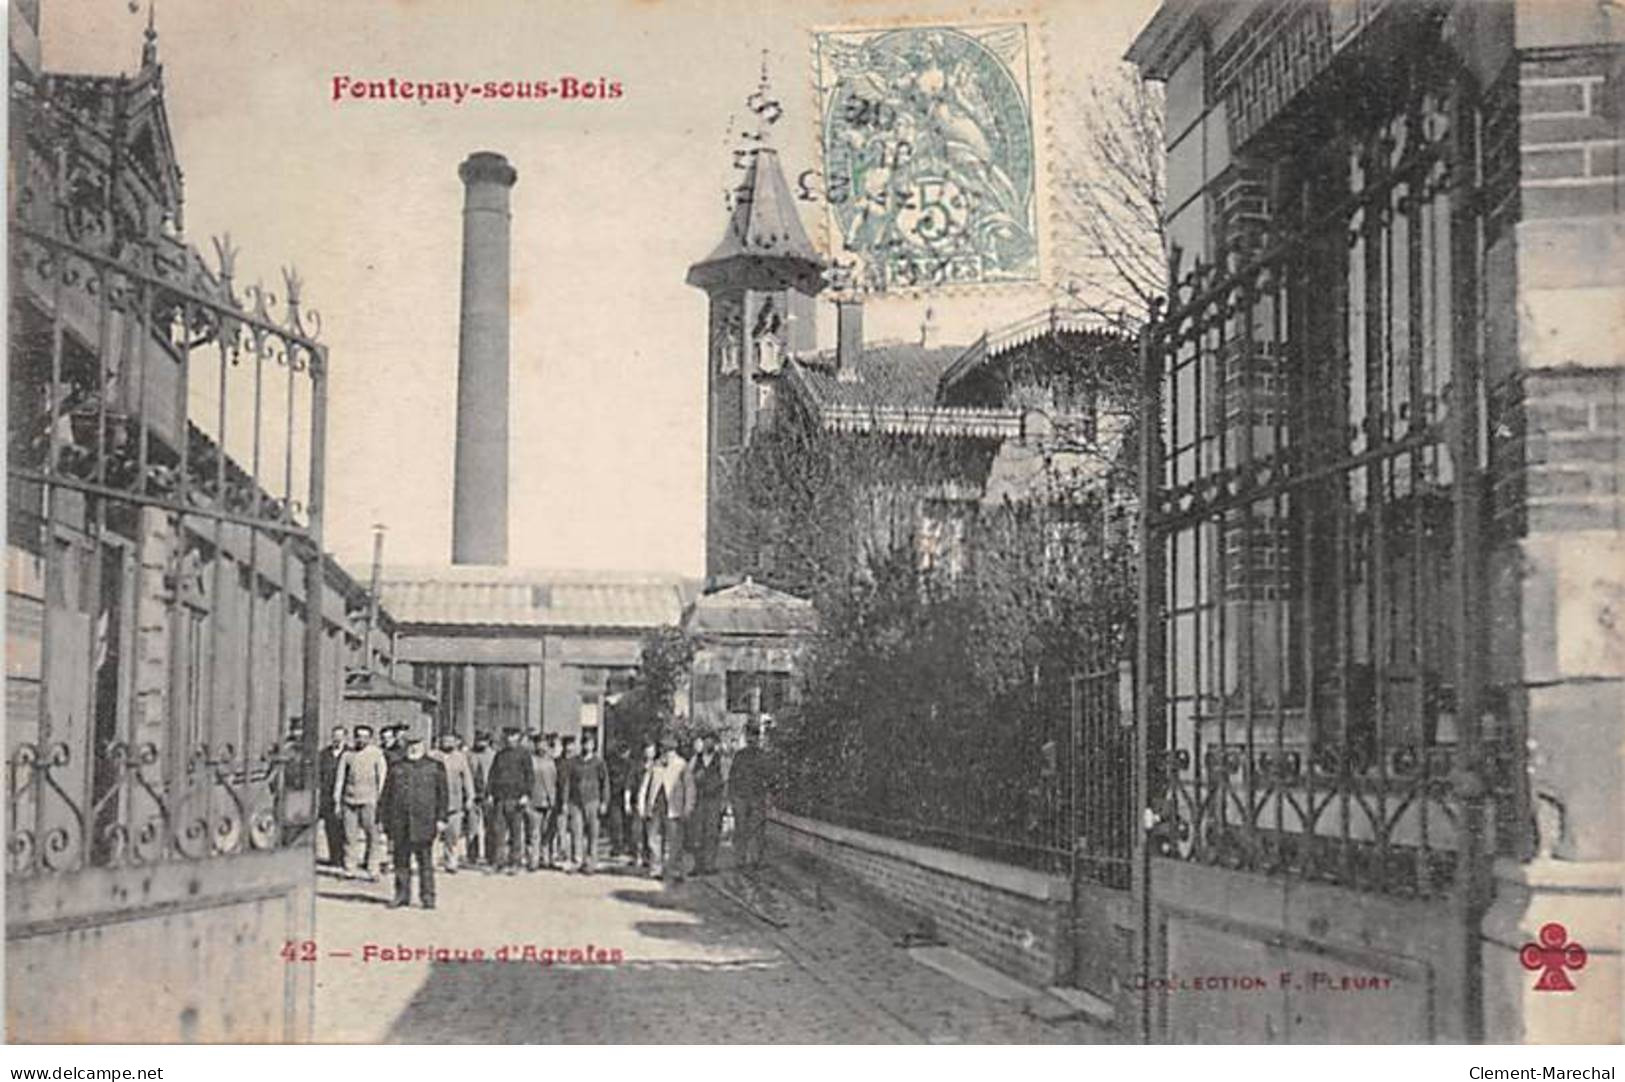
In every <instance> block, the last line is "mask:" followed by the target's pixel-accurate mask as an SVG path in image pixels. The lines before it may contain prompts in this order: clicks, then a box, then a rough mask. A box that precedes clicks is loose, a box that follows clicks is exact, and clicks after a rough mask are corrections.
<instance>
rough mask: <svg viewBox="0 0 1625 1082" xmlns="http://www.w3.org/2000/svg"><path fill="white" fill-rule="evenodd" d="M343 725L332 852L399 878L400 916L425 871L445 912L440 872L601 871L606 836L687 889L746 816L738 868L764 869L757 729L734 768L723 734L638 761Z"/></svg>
mask: <svg viewBox="0 0 1625 1082" xmlns="http://www.w3.org/2000/svg"><path fill="white" fill-rule="evenodd" d="M427 728H428V719H427V718H425V719H421V721H420V723H419V727H418V728H414V727H411V726H406V725H392V726H385V727H383V728H382V729H381V730H380V731H379V733H378V742H376V743H375V742H374V734H373V730H372V728H371V727H370V726H367V725H357V726H355V727H354V730H353V731H351V732H347V731H346V730H345V729H344V728H342V727H340V728H335V729H334V730H333V733H332V741H331V742H330V743H329V744H328V746H327V747H326V748H324V749H323V750H322V755H321V758H320V768H321V769H320V774H319V778H320V783H321V787H320V790H319V791H320V794H321V821H322V828H323V829H322V840H321V842H320V843H319V844H320V847H321V849H322V850H323V851H322V852H321V853H319V854H318V857H319V858H320V859H323V860H325V861H326V862H327V863H328V864H330V865H333V866H335V867H339V868H341V869H342V874H343V875H345V876H347V877H351V878H356V877H360V878H364V879H366V880H369V881H373V882H376V881H377V880H378V878H379V876H380V875H381V874H382V872H383V870H384V867H385V865H386V864H388V865H389V866H391V868H392V870H393V872H394V880H395V894H394V899H393V901H392V903H391V904H392V905H394V906H404V905H408V904H410V902H411V883H412V874H411V870H412V867H413V866H414V865H415V866H416V867H417V869H418V894H419V899H420V901H421V902H422V904H423V906H424V908H426V909H433V908H434V905H435V881H434V873H435V866H436V864H437V863H438V864H439V866H440V867H441V868H442V869H443V870H444V871H446V872H447V873H448V874H455V873H456V872H457V870H458V869H459V868H460V867H462V866H464V865H473V866H481V867H483V868H484V869H485V870H486V871H487V872H488V873H491V874H498V873H500V874H505V875H518V874H519V873H520V872H521V871H530V872H536V871H541V870H543V869H553V870H561V871H576V872H579V873H581V874H584V875H591V874H593V873H594V872H595V871H597V870H599V867H600V865H599V860H598V857H599V852H600V848H601V840H605V836H606V835H607V849H608V855H609V856H610V857H611V858H612V859H614V858H620V859H621V860H623V861H624V862H625V866H628V867H631V868H634V869H638V870H640V871H642V872H644V873H645V874H648V875H652V876H657V877H662V878H665V879H667V880H669V881H677V882H681V881H682V880H683V879H684V878H685V875H686V874H687V872H688V861H689V860H690V859H692V861H693V874H695V875H708V874H710V873H713V872H715V871H716V870H717V860H718V853H719V850H720V847H721V841H722V827H723V819H724V813H725V810H726V809H727V808H729V807H730V806H731V808H732V810H733V815H734V834H733V849H734V855H735V863H736V865H737V866H739V867H742V868H747V869H748V868H754V867H756V866H758V865H760V863H761V860H762V851H763V845H764V842H765V834H766V823H767V801H768V790H769V783H768V763H767V759H766V756H765V754H764V753H763V751H762V749H761V747H760V746H759V743H760V741H759V736H758V732H757V730H756V729H755V728H754V727H751V728H747V729H746V731H745V745H744V747H742V748H739V749H738V750H736V751H734V752H733V754H732V755H731V756H729V757H728V758H727V759H726V761H725V760H724V756H723V752H722V749H721V748H720V747H719V746H718V741H717V740H716V739H715V738H711V737H706V736H703V735H702V736H695V737H694V738H693V740H692V744H691V749H690V755H689V757H688V758H686V759H685V758H684V757H683V756H682V754H681V752H680V749H679V748H678V741H677V739H676V737H675V736H674V735H673V734H671V733H663V734H661V736H660V737H659V738H657V739H655V740H651V741H649V742H648V743H646V744H645V745H644V746H643V748H642V755H641V758H638V757H634V755H633V752H632V749H631V748H629V747H628V746H626V745H625V744H620V745H617V747H616V748H615V749H614V750H613V751H612V752H611V753H610V755H609V757H608V758H607V759H606V758H605V757H603V756H601V755H600V754H599V752H598V746H597V739H596V736H595V735H594V734H593V733H591V732H586V733H583V735H582V736H581V738H580V740H579V744H580V751H579V753H578V752H577V750H576V744H577V743H578V741H577V739H576V738H575V737H573V736H569V735H562V736H561V735H559V734H557V733H546V734H543V733H532V734H529V736H528V738H527V734H525V733H524V732H522V731H521V730H520V729H517V728H507V729H504V730H502V734H501V746H500V747H499V746H496V745H495V744H494V743H493V741H492V739H491V737H490V734H488V733H483V732H482V733H478V734H476V735H475V738H474V746H473V748H472V749H468V748H465V747H464V746H463V740H462V738H461V737H459V736H457V735H456V734H454V733H444V734H442V735H441V736H440V738H439V740H438V746H437V747H435V748H434V749H432V750H431V749H430V748H429V745H428V741H427V740H426V738H425V737H424V736H423V735H422V732H421V730H426V729H427Z"/></svg>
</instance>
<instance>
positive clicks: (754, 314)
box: [688, 146, 824, 578]
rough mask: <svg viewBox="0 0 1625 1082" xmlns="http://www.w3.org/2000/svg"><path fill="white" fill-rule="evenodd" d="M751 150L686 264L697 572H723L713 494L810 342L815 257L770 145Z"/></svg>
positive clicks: (819, 272)
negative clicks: (696, 451) (700, 293)
mask: <svg viewBox="0 0 1625 1082" xmlns="http://www.w3.org/2000/svg"><path fill="white" fill-rule="evenodd" d="M749 153H750V161H749V165H748V168H747V169H746V172H745V180H744V183H742V184H741V185H740V186H739V188H738V189H737V190H736V191H735V193H734V199H733V213H732V214H731V215H730V216H729V218H728V228H727V232H726V233H724V234H723V237H722V242H721V243H720V244H718V245H717V246H716V249H715V250H713V251H712V252H711V254H710V255H708V256H706V257H705V258H704V259H702V260H700V262H698V263H696V264H694V265H693V266H692V267H690V268H689V269H688V284H689V285H692V286H698V287H699V288H700V289H703V290H705V292H706V296H707V297H709V298H710V302H711V308H710V335H709V341H708V349H707V355H706V403H707V408H706V426H705V429H706V439H705V448H706V459H705V495H706V500H705V503H706V511H705V573H706V576H707V577H708V578H711V577H715V576H718V575H724V574H727V573H728V572H729V571H730V570H732V569H731V568H729V567H727V566H725V565H726V560H725V558H724V557H723V556H722V554H721V546H720V544H719V543H720V541H721V540H722V539H721V537H720V534H719V524H718V521H717V494H718V489H719V485H720V484H721V482H722V479H723V478H724V477H726V475H727V471H728V469H729V468H730V467H731V466H732V464H733V462H734V461H735V460H736V459H737V457H738V456H739V455H740V454H741V453H742V452H743V451H744V449H745V447H746V446H748V445H749V443H750V438H751V434H752V433H753V432H754V431H755V430H756V427H757V424H758V421H759V420H760V418H761V417H762V416H763V413H764V411H765V410H767V409H769V408H770V407H771V401H772V394H773V381H774V379H775V377H776V375H777V373H778V371H779V368H780V366H781V365H782V364H783V363H784V358H785V356H786V355H787V354H794V353H802V352H810V351H812V350H813V349H814V348H816V346H817V344H818V343H817V324H816V314H815V311H814V307H813V298H814V297H816V296H817V294H818V291H819V290H821V289H822V288H823V287H824V280H823V272H824V263H823V261H822V260H821V259H819V258H818V253H817V252H815V251H814V250H813V246H812V242H811V241H810V240H808V239H807V231H806V229H805V228H804V227H803V226H802V224H801V218H800V215H799V214H798V213H797V212H796V205H795V200H794V199H793V198H792V197H791V195H790V188H789V185H787V184H786V183H785V180H784V172H783V171H782V169H781V168H780V167H779V157H778V154H777V153H776V152H775V151H774V150H773V149H772V148H771V147H766V146H762V147H758V148H757V149H755V150H752V151H750V152H749Z"/></svg>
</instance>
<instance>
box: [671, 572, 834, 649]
mask: <svg viewBox="0 0 1625 1082" xmlns="http://www.w3.org/2000/svg"><path fill="white" fill-rule="evenodd" d="M817 626H818V617H817V614H816V613H815V612H814V611H813V604H812V602H811V601H808V600H807V599H806V598H804V597H797V596H796V595H794V594H787V593H785V592H784V591H783V590H775V589H773V588H772V587H771V586H763V585H762V584H761V583H759V582H753V581H751V580H750V579H746V580H745V581H744V582H741V583H739V584H738V585H737V586H729V587H727V588H726V589H723V590H717V591H714V592H712V593H709V594H705V595H704V596H702V597H699V598H696V599H695V601H694V604H693V605H692V606H690V607H689V610H688V614H687V615H686V616H684V617H683V628H684V630H686V631H689V632H690V633H694V634H712V635H796V634H805V633H808V632H811V631H814V630H816V629H817Z"/></svg>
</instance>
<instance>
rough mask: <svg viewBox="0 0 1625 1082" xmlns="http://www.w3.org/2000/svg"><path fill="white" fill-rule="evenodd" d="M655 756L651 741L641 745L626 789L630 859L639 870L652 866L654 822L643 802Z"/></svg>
mask: <svg viewBox="0 0 1625 1082" xmlns="http://www.w3.org/2000/svg"><path fill="white" fill-rule="evenodd" d="M657 755H659V751H658V750H657V749H656V746H655V742H654V741H653V740H651V741H649V742H648V743H647V744H645V745H643V758H642V760H641V761H640V762H639V763H638V765H637V766H636V767H635V768H633V771H632V773H631V774H629V775H628V778H629V783H628V785H627V787H626V797H625V800H626V816H627V818H628V819H630V820H631V821H632V858H633V861H634V862H635V863H636V864H637V866H638V867H640V868H649V867H652V866H653V864H654V849H653V846H654V833H655V828H654V826H653V825H652V824H653V822H654V820H653V819H651V818H650V809H649V808H648V807H647V806H646V805H645V804H644V800H645V795H646V790H647V788H648V785H649V775H650V773H651V772H652V771H653V770H654V768H655V758H656V756H657Z"/></svg>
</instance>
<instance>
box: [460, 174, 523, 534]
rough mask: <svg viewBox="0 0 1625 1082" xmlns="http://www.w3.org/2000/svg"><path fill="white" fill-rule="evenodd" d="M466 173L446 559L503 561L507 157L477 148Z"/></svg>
mask: <svg viewBox="0 0 1625 1082" xmlns="http://www.w3.org/2000/svg"><path fill="white" fill-rule="evenodd" d="M457 175H458V176H460V177H462V179H463V309H462V321H461V326H460V327H459V330H458V335H457V458H456V466H455V478H454V481H453V485H454V489H453V495H452V526H451V562H452V563H454V564H505V563H507V562H508V223H509V219H510V215H509V212H508V190H509V189H510V188H512V187H513V185H514V182H515V181H516V180H518V179H519V174H518V173H517V172H515V171H514V168H513V166H511V165H509V164H508V159H507V158H504V157H503V156H502V155H501V154H496V153H493V152H491V151H489V150H481V151H477V152H475V153H473V154H470V155H469V156H468V160H467V161H465V162H463V164H462V165H460V166H458V168H457Z"/></svg>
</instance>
